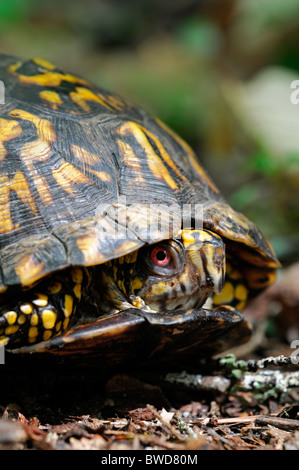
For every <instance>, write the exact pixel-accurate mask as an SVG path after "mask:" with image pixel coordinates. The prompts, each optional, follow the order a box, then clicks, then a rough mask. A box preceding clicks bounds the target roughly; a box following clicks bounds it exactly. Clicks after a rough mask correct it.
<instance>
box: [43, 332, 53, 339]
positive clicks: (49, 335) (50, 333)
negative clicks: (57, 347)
mask: <svg viewBox="0 0 299 470" xmlns="http://www.w3.org/2000/svg"><path fill="white" fill-rule="evenodd" d="M51 336H52V331H51V330H47V331H44V333H43V340H44V341H46V340H47V339H50V338H51Z"/></svg>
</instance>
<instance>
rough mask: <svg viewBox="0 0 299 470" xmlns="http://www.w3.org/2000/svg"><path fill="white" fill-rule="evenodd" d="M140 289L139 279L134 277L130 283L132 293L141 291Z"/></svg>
mask: <svg viewBox="0 0 299 470" xmlns="http://www.w3.org/2000/svg"><path fill="white" fill-rule="evenodd" d="M141 287H142V282H141V280H140V279H139V277H134V279H132V282H131V289H132V292H135V291H136V290H139V289H141Z"/></svg>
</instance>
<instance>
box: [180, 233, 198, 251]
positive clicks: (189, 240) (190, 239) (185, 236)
mask: <svg viewBox="0 0 299 470" xmlns="http://www.w3.org/2000/svg"><path fill="white" fill-rule="evenodd" d="M181 235H182V240H183V244H184V246H185V248H186V247H188V246H190V245H192V244H193V243H195V238H194V236H193V235H192V230H182V232H181Z"/></svg>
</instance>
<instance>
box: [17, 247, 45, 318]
mask: <svg viewBox="0 0 299 470" xmlns="http://www.w3.org/2000/svg"><path fill="white" fill-rule="evenodd" d="M43 268H44V263H43V262H40V263H38V262H37V261H36V260H35V258H34V256H33V255H25V256H24V257H23V258H22V259H21V260H20V261H19V263H18V264H17V266H16V267H15V272H16V274H17V276H18V277H19V279H20V281H21V284H22V285H24V286H27V285H29V284H33V283H34V282H35V281H37V280H38V279H39V278H40V275H41V273H42V271H43ZM24 313H25V312H24Z"/></svg>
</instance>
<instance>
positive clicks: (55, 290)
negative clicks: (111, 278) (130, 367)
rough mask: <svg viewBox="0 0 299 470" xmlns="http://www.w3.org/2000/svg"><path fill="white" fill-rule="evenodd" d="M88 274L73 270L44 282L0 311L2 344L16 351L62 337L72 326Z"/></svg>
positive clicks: (0, 339) (83, 271)
mask: <svg viewBox="0 0 299 470" xmlns="http://www.w3.org/2000/svg"><path fill="white" fill-rule="evenodd" d="M89 277H90V274H89V271H88V270H87V269H85V268H72V269H68V270H65V271H61V272H59V273H55V274H54V275H52V276H49V277H47V278H45V279H44V280H43V281H41V282H40V283H39V284H38V285H36V286H35V287H34V288H32V289H30V290H28V291H23V292H21V293H20V297H19V298H17V299H16V298H13V297H12V296H11V297H9V298H8V299H7V302H6V303H4V305H2V306H1V307H0V344H2V345H6V344H8V343H9V347H11V348H15V347H20V346H24V345H29V344H33V343H38V342H40V341H44V340H48V339H49V338H51V337H53V336H56V335H59V334H61V333H62V332H64V331H65V330H66V329H67V328H68V327H69V326H70V324H71V323H72V320H73V318H74V314H75V312H76V309H77V307H78V303H79V302H80V300H81V296H82V292H83V291H84V290H85V289H86V288H87V286H88V285H89Z"/></svg>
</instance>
